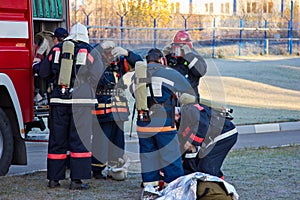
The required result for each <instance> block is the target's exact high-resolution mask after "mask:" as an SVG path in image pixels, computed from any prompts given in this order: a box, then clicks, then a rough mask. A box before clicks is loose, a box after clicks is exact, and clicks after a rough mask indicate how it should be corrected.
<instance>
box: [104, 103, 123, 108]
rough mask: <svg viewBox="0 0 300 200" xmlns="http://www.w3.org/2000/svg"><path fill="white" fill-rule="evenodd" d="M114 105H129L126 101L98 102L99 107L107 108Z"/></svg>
mask: <svg viewBox="0 0 300 200" xmlns="http://www.w3.org/2000/svg"><path fill="white" fill-rule="evenodd" d="M113 106H124V107H125V106H127V104H126V103H125V102H114V103H109V104H105V103H98V108H107V107H113Z"/></svg>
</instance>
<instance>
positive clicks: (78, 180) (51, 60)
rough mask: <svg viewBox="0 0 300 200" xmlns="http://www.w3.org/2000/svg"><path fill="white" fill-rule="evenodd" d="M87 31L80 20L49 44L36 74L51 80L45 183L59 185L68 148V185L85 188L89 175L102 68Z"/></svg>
mask: <svg viewBox="0 0 300 200" xmlns="http://www.w3.org/2000/svg"><path fill="white" fill-rule="evenodd" d="M88 42H89V38H88V32H87V29H86V27H85V26H83V25H82V24H80V23H77V24H75V25H74V26H73V27H72V28H71V32H70V35H69V36H68V37H67V38H66V39H65V41H63V42H62V43H61V44H58V45H57V46H55V47H54V48H53V52H52V54H50V55H49V56H48V57H47V62H44V64H43V65H42V66H41V68H40V75H41V76H42V77H45V78H48V79H49V80H54V82H53V90H52V92H51V95H50V120H51V123H50V127H49V128H50V136H49V144H48V157H47V179H49V183H48V187H50V188H55V187H58V186H60V183H59V181H60V180H64V179H65V178H66V177H65V172H66V158H67V150H69V151H70V178H71V183H70V189H87V188H88V185H87V184H85V183H83V182H82V179H90V178H91V156H92V153H91V146H90V144H91V133H92V123H91V121H92V116H91V114H90V113H91V110H92V109H93V107H94V105H95V103H97V99H96V98H95V92H94V91H95V88H96V85H97V83H98V81H99V78H100V76H99V75H100V74H101V73H102V72H103V69H104V67H103V65H102V62H101V59H99V57H100V54H99V53H97V52H96V51H94V50H93V47H92V46H90V45H89V44H88Z"/></svg>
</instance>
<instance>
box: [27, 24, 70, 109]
mask: <svg viewBox="0 0 300 200" xmlns="http://www.w3.org/2000/svg"><path fill="white" fill-rule="evenodd" d="M68 35H69V33H68V31H67V30H66V29H64V28H62V27H59V28H57V29H55V31H54V34H53V35H51V37H52V40H53V44H54V46H56V45H57V44H59V43H61V42H62V41H63V40H64V39H65V38H66V37H67V36H68ZM35 43H37V44H40V45H39V46H38V47H37V50H36V56H35V57H34V60H33V64H32V69H33V73H34V85H35V90H36V94H35V100H36V104H48V98H49V96H48V93H47V90H48V87H49V83H47V82H45V80H44V79H42V78H41V77H40V76H39V71H40V66H41V65H42V62H47V61H46V59H44V58H46V57H47V56H48V55H51V54H53V48H54V46H53V47H52V48H51V49H50V45H49V44H50V42H49V41H48V39H47V37H42V35H41V33H40V34H37V35H36V36H35Z"/></svg>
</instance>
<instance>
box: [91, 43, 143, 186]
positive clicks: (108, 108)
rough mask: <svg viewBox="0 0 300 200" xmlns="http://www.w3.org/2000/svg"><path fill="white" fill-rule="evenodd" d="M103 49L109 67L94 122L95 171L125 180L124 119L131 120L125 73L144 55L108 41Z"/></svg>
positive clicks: (101, 84) (99, 90) (97, 174)
mask: <svg viewBox="0 0 300 200" xmlns="http://www.w3.org/2000/svg"><path fill="white" fill-rule="evenodd" d="M96 48H97V49H98V50H99V52H101V54H102V56H103V58H104V62H105V65H106V69H105V71H104V73H103V75H102V77H101V79H100V81H99V83H98V86H97V89H96V97H97V100H98V104H97V105H96V107H95V110H94V111H93V114H94V115H96V116H97V121H95V124H94V135H93V158H92V171H93V177H94V178H96V179H102V178H107V177H108V176H109V177H111V178H112V179H115V180H124V179H125V178H126V175H127V171H126V169H124V168H121V167H122V166H123V165H124V164H125V161H126V159H125V158H124V157H123V156H124V148H125V138H124V122H125V121H128V116H129V114H130V113H129V107H128V103H127V98H126V96H125V89H126V88H127V86H126V85H125V84H124V80H123V75H124V74H126V73H127V72H129V71H132V70H133V69H134V66H135V63H136V62H137V61H142V58H141V56H139V55H137V54H135V53H134V52H132V51H130V50H127V49H124V48H122V47H119V46H116V44H115V43H114V42H113V41H105V42H103V43H101V44H100V45H98V46H97V47H96Z"/></svg>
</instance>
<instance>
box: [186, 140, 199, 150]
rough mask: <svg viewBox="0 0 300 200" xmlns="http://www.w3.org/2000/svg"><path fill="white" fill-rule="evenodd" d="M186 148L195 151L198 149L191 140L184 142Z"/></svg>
mask: <svg viewBox="0 0 300 200" xmlns="http://www.w3.org/2000/svg"><path fill="white" fill-rule="evenodd" d="M184 150H186V151H190V152H192V153H195V152H196V151H197V149H196V147H195V146H194V145H192V144H191V143H190V142H189V141H187V142H186V143H185V144H184Z"/></svg>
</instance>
